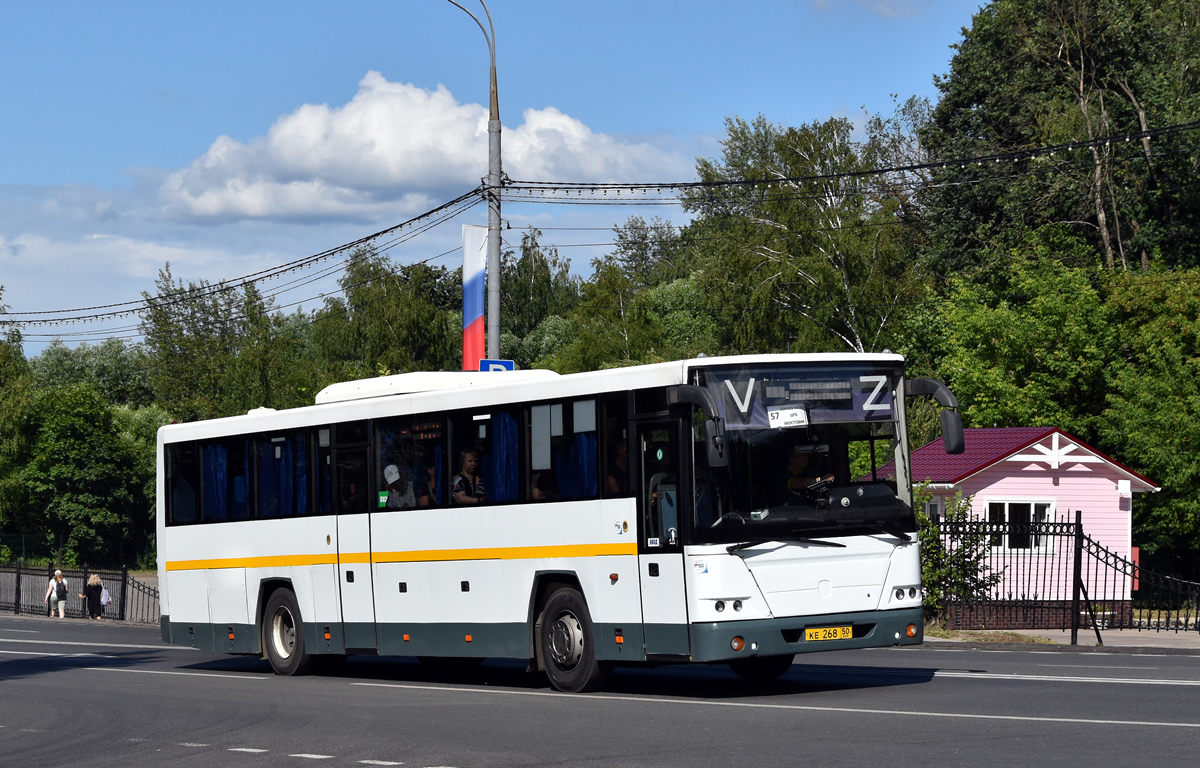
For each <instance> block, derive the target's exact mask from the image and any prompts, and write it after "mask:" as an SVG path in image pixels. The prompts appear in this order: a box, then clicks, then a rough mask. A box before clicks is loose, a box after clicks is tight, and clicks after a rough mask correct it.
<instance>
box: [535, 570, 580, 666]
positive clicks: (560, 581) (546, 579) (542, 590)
mask: <svg viewBox="0 0 1200 768" xmlns="http://www.w3.org/2000/svg"><path fill="white" fill-rule="evenodd" d="M564 588H570V589H575V590H577V591H578V592H579V594H581V595H583V599H584V601H585V602H586V601H587V594H586V593H585V592H584V590H583V583H582V582H581V581H580V580H579V574H578V573H576V572H575V571H572V570H565V569H564V570H547V571H535V572H534V574H533V584H532V586H531V587H530V593H529V613H528V616H527V619H526V626H527V627H528V631H527V632H526V639H527V641H528V643H529V658H530V660H531V661H532V662H533V666H534V667H535V668H536V669H537V671H538V672H544V671H546V664H545V661H544V660H543V659H542V649H541V645H540V644H539V643H538V641H537V638H538V630H539V629H540V628H541V623H542V608H543V607H544V606H545V605H546V601H547V600H548V599H550V595H552V594H554V593H555V592H557V591H558V590H560V589H564Z"/></svg>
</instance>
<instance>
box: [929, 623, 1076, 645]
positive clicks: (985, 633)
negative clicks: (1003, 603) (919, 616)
mask: <svg viewBox="0 0 1200 768" xmlns="http://www.w3.org/2000/svg"><path fill="white" fill-rule="evenodd" d="M925 636H926V637H936V638H938V639H939V640H958V641H960V642H965V643H1025V644H1029V645H1053V644H1054V641H1053V640H1051V639H1050V638H1048V637H1040V636H1038V635H1023V634H1021V633H1020V632H1009V631H1006V630H1001V629H995V630H973V629H946V628H945V627H943V626H941V625H937V624H926V625H925Z"/></svg>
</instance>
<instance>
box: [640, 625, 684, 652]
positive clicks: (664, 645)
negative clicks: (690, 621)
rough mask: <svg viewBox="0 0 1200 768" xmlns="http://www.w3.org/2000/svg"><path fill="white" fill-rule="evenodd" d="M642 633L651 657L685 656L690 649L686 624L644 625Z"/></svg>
mask: <svg viewBox="0 0 1200 768" xmlns="http://www.w3.org/2000/svg"><path fill="white" fill-rule="evenodd" d="M644 631H645V633H646V653H648V654H650V655H652V656H687V655H688V653H689V651H690V649H691V645H690V642H689V640H688V625H687V624H646V625H645V630H644Z"/></svg>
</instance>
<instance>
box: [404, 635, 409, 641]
mask: <svg viewBox="0 0 1200 768" xmlns="http://www.w3.org/2000/svg"><path fill="white" fill-rule="evenodd" d="M404 642H406V643H407V642H408V635H405V636H404Z"/></svg>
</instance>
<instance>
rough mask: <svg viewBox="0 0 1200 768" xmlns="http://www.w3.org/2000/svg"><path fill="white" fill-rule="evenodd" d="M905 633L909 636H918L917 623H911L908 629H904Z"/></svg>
mask: <svg viewBox="0 0 1200 768" xmlns="http://www.w3.org/2000/svg"><path fill="white" fill-rule="evenodd" d="M904 634H906V635H908V636H909V637H916V636H917V625H916V624H909V625H908V629H906V630H904Z"/></svg>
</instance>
